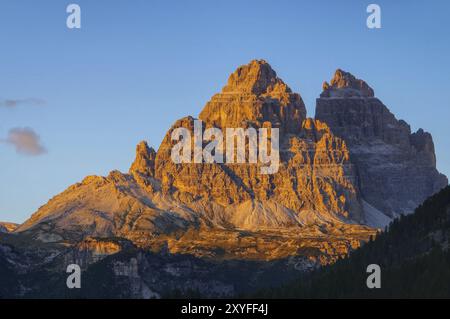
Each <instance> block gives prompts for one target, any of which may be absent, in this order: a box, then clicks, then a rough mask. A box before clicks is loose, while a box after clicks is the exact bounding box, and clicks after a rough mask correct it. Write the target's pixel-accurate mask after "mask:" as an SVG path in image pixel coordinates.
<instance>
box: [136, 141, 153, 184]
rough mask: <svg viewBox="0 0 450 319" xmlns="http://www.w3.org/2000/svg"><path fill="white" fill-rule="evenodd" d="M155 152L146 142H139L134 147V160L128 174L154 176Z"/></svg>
mask: <svg viewBox="0 0 450 319" xmlns="http://www.w3.org/2000/svg"><path fill="white" fill-rule="evenodd" d="M155 157H156V152H155V150H154V149H153V148H152V147H149V146H148V144H147V142H146V141H141V142H140V143H139V144H138V145H137V146H136V159H135V160H134V162H133V164H131V167H130V173H133V172H137V173H140V174H142V175H145V176H153V175H154V174H155Z"/></svg>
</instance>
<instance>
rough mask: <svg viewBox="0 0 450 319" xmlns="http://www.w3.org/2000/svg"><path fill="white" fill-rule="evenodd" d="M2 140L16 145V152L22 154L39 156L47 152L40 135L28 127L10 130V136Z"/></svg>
mask: <svg viewBox="0 0 450 319" xmlns="http://www.w3.org/2000/svg"><path fill="white" fill-rule="evenodd" d="M0 142H3V143H6V144H10V145H12V146H14V147H15V149H16V152H17V153H19V154H22V155H28V156H38V155H41V154H44V153H47V150H46V149H45V147H44V146H42V145H41V141H40V137H39V135H38V134H36V133H35V132H34V131H33V130H32V129H31V128H28V127H25V128H20V127H16V128H13V129H11V130H9V133H8V137H7V138H6V139H4V140H0Z"/></svg>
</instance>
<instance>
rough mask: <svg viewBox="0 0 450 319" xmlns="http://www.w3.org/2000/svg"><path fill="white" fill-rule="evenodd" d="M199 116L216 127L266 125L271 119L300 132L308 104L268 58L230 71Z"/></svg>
mask: <svg viewBox="0 0 450 319" xmlns="http://www.w3.org/2000/svg"><path fill="white" fill-rule="evenodd" d="M199 118H200V119H201V120H202V121H205V122H208V123H210V124H211V125H214V126H216V127H242V126H252V127H262V126H263V125H264V122H268V123H270V125H271V126H272V127H277V128H280V130H281V131H282V133H283V132H286V133H287V132H289V133H298V132H299V131H300V130H301V125H302V121H303V120H304V119H305V118H306V108H305V104H304V103H303V100H302V98H301V96H300V95H299V94H297V93H293V92H292V90H291V89H290V88H289V87H288V86H287V85H286V84H285V83H284V82H283V80H281V79H280V78H278V77H277V74H276V72H275V71H274V70H273V69H272V67H271V66H270V65H269V64H268V63H267V62H266V61H265V60H253V61H251V62H250V63H248V64H246V65H242V66H240V67H238V68H237V69H236V71H235V72H233V73H232V74H231V75H230V77H229V79H228V83H227V85H225V87H224V88H223V89H222V92H221V93H219V94H216V95H214V96H213V97H212V98H211V100H210V101H209V102H208V103H207V104H206V106H205V107H204V109H203V111H202V112H201V113H200V115H199Z"/></svg>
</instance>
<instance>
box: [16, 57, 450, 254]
mask: <svg viewBox="0 0 450 319" xmlns="http://www.w3.org/2000/svg"><path fill="white" fill-rule="evenodd" d="M326 92H327V93H324V94H323V97H321V98H320V99H319V100H318V112H317V114H318V116H317V118H316V119H315V120H314V119H310V118H306V110H305V106H304V104H303V101H302V99H301V97H300V95H299V94H296V93H292V91H291V90H290V88H289V87H288V86H287V85H286V84H285V83H284V82H283V81H282V80H281V79H279V78H278V77H277V76H276V73H275V71H273V70H272V68H271V67H270V65H269V64H267V62H265V61H257V60H255V61H251V62H250V63H249V64H247V65H244V66H241V67H239V68H238V69H237V70H236V71H235V72H234V73H233V74H232V75H231V76H230V77H229V80H228V83H227V85H226V86H225V87H224V88H223V90H222V92H221V93H219V94H216V95H214V96H213V97H212V98H211V100H210V101H209V102H208V103H207V104H206V106H205V107H204V109H203V111H202V112H201V113H200V116H199V118H200V119H201V120H202V121H203V128H202V129H203V130H205V129H206V128H210V127H217V128H222V129H225V128H241V127H242V128H249V127H253V128H262V127H264V128H279V129H280V148H281V150H280V167H279V170H278V172H277V173H276V174H272V175H263V174H260V164H250V163H246V164H219V163H211V164H207V163H200V164H195V163H192V164H175V163H174V162H173V161H172V159H171V150H172V147H173V145H174V144H175V143H176V142H175V141H172V139H171V134H172V132H173V130H174V129H176V128H180V127H184V128H187V129H188V130H190V131H191V136H193V135H194V134H193V128H194V120H195V119H194V118H193V117H191V116H188V117H185V118H182V119H180V120H178V121H176V122H175V123H174V125H173V126H172V128H170V129H169V131H168V132H167V134H166V136H165V138H164V139H163V141H162V143H161V145H160V147H159V149H158V151H157V152H155V151H154V150H153V149H152V148H149V147H148V145H147V144H146V143H145V142H141V143H140V144H139V145H138V146H137V149H136V159H135V161H134V163H133V164H132V165H131V168H130V170H129V173H128V174H123V173H120V172H118V171H113V172H111V173H110V174H109V176H107V177H98V176H90V177H87V178H85V179H84V180H83V181H82V182H81V183H77V184H75V185H73V186H71V187H69V188H68V189H67V190H66V191H64V192H63V193H61V194H60V195H57V196H55V197H54V198H53V199H51V200H50V201H49V202H48V203H47V204H46V205H44V206H42V207H41V208H40V209H39V210H38V211H37V212H36V213H35V214H34V215H33V216H32V217H31V218H30V219H29V220H28V221H26V222H25V223H24V224H23V225H21V226H20V227H19V228H18V230H17V232H21V233H24V234H30V235H31V236H33V238H35V239H38V240H41V241H45V242H61V241H69V242H78V241H80V240H83V239H86V238H88V237H90V236H96V237H123V238H126V239H128V240H130V241H132V242H133V243H134V244H135V245H137V246H139V247H144V248H149V249H152V250H155V251H157V250H161V249H164V250H168V251H169V252H173V253H189V254H193V255H196V256H200V257H211V258H225V259H227V258H243V259H263V260H268V259H276V258H282V257H286V256H292V255H303V256H306V257H307V258H311V259H312V260H313V261H314V262H319V263H329V262H333V261H334V260H336V258H337V257H339V256H344V255H345V254H347V252H348V251H349V250H350V249H353V248H355V247H358V246H359V244H360V243H361V241H364V240H367V239H368V238H369V236H371V235H373V234H374V233H375V231H376V230H375V229H374V228H371V227H367V226H365V224H368V225H370V226H383V225H384V224H385V223H386V222H388V221H389V218H388V217H387V216H386V215H385V214H383V213H382V212H387V213H391V212H395V210H393V208H395V207H397V206H401V205H403V204H404V203H405V202H406V203H410V204H411V206H412V205H413V203H416V202H417V198H416V197H415V196H416V194H415V193H410V194H407V192H404V193H399V192H394V191H393V189H392V188H389V187H390V186H389V185H390V184H389V183H392V185H396V186H398V185H400V184H401V183H400V182H398V180H397V179H401V178H404V176H411V174H413V173H414V174H416V175H418V176H419V175H420V176H423V178H424V180H423V181H422V183H421V184H420V185H421V186H417V187H419V188H420V187H422V188H420V194H423V195H425V194H426V193H427V192H431V191H432V190H433V189H437V188H438V187H439V185H440V184H442V183H443V182H442V181H443V180H439V178H443V177H439V175H438V173H437V172H436V170H435V168H434V165H435V159H434V149H433V145H432V140H431V136H429V135H428V134H427V133H424V132H422V131H419V132H417V133H415V134H412V135H411V134H410V131H409V127H408V126H407V124H406V123H404V122H400V121H397V120H396V119H395V117H394V116H393V115H392V114H391V113H390V112H389V111H388V110H387V109H386V108H385V107H384V105H382V104H381V102H379V101H378V100H377V99H375V98H373V97H372V96H373V90H372V89H371V88H370V87H369V86H368V85H367V84H366V83H365V82H364V81H361V80H358V79H356V78H355V77H353V76H352V75H351V74H349V73H346V72H344V71H338V72H337V73H336V76H335V79H333V80H332V81H331V82H330V84H327V85H326ZM338 103H340V104H338ZM339 107H342V109H339ZM342 112H343V113H342ZM330 127H331V129H330ZM360 146H361V147H362V149H361V150H360V149H359V147H360ZM380 160H382V162H380ZM383 161H384V162H383ZM409 162H413V164H411V165H409V166H407V167H409V168H411V172H410V171H406V173H405V171H402V170H400V173H401V174H400V173H398V172H397V171H396V169H397V167H400V166H401V167H403V166H405V165H404V163H409ZM380 163H381V164H380ZM383 163H384V164H385V166H386V167H384V168H383V165H382V164H383ZM389 169H392V172H395V173H398V174H397V175H396V177H392V178H384V177H383V176H384V175H380V174H379V172H381V171H382V170H383V171H384V172H386V171H388V172H389ZM428 169H429V170H430V171H433V170H434V172H435V173H436V174H437V175H436V174H435V175H434V176H435V177H433V176H431V177H430V176H429V175H427V174H426V172H425V173H424V171H426V170H428ZM402 174H403V175H402ZM380 176H382V177H380ZM427 176H428V177H427ZM418 179H419V178H417V179H416V181H418ZM406 181H409V180H406ZM402 182H405V180H402ZM432 182H433V183H435V184H433V185H431V183H432ZM371 183H373V185H370V184H371ZM388 184H389V185H388ZM424 185H425V186H424ZM376 188H378V189H377V190H378V191H380V189H382V191H384V190H385V189H387V190H389V191H390V192H391V193H389V194H386V195H385V194H384V193H383V196H388V195H389V196H390V197H389V196H388V197H386V198H388V200H387V204H384V202H382V201H381V202H379V201H378V199H380V198H382V197H381V196H380V195H379V193H378V194H376V193H375V191H374V190H375V189H376ZM398 194H400V195H398ZM400 204H401V205H400ZM383 205H384V206H383ZM396 205H397V206H396ZM402 207H404V206H402ZM408 207H409V206H408ZM377 209H378V210H381V211H382V212H379V211H378V210H377ZM393 214H394V213H392V214H391V215H393ZM86 247H87V246H86ZM89 247H90V246H89Z"/></svg>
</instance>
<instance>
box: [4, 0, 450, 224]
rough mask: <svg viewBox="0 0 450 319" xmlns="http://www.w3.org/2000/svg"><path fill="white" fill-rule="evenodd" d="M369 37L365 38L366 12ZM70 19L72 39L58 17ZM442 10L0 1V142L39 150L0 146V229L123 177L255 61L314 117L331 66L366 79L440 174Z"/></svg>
mask: <svg viewBox="0 0 450 319" xmlns="http://www.w3.org/2000/svg"><path fill="white" fill-rule="evenodd" d="M372 2H375V3H377V4H379V5H380V6H381V9H382V28H381V29H379V30H370V29H368V28H367V27H366V24H365V21H366V18H367V15H368V14H367V13H366V7H367V5H368V4H370V3H372ZM70 3H77V4H79V5H80V7H81V10H82V28H81V30H69V29H67V27H66V17H67V13H66V7H67V5H68V4H70ZM448 12H450V2H448V1H445V0H442V1H433V2H431V1H413V0H404V1H400V0H398V1H376V0H372V1H261V0H259V1H230V0H228V1H194V0H192V1H137V0H134V1H129V0H128V1H125V0H114V1H112V0H110V1H106V0H103V1H102V0H96V1H92V0H91V1H87V0H72V1H63V0H58V1H56V0H55V1H50V0H41V1H31V0H30V1H24V0H1V1H0V43H1V47H0V48H1V54H0V100H2V99H3V100H6V99H27V98H34V99H42V100H45V101H46V103H45V104H41V103H23V104H20V105H17V106H16V107H14V108H11V107H10V108H7V107H1V106H0V139H4V138H6V136H7V135H8V132H9V131H10V129H12V128H16V127H21V128H23V127H29V128H31V129H32V130H34V131H35V132H36V133H37V134H39V135H40V138H41V141H42V144H43V146H44V147H45V148H46V150H47V153H45V154H42V155H40V156H24V155H20V154H17V153H16V152H15V150H14V148H13V147H11V146H10V145H5V144H4V143H3V144H0V220H2V221H4V220H6V221H15V222H22V221H24V220H25V219H26V218H28V217H29V216H30V215H31V214H32V213H33V212H35V211H36V210H37V209H38V208H39V207H40V206H41V205H43V204H45V203H46V202H47V201H48V200H49V199H50V198H51V197H52V196H54V195H56V194H58V193H59V192H61V191H63V190H64V189H65V188H66V187H68V186H69V185H71V184H73V183H75V182H78V181H80V180H81V179H82V178H83V177H84V176H86V175H91V174H97V175H106V174H107V173H108V172H109V171H111V170H113V169H119V170H121V171H127V170H128V167H129V165H130V164H131V162H132V160H133V157H134V151H135V145H136V144H137V143H138V142H139V141H140V140H147V141H148V142H149V144H150V145H152V146H154V147H155V148H157V147H158V146H159V143H160V142H161V140H162V138H163V136H164V134H165V133H166V131H167V129H168V128H169V127H170V126H171V124H172V123H173V122H174V121H175V120H176V119H178V118H180V117H183V116H186V115H193V116H197V115H198V113H199V112H200V111H201V109H202V108H203V106H204V104H205V103H206V102H207V101H208V99H209V98H210V97H211V96H212V95H213V94H214V93H216V92H218V91H220V89H221V88H222V86H223V85H224V84H225V82H226V80H227V78H228V75H229V74H230V73H231V72H232V71H233V70H234V69H235V68H236V67H237V66H239V65H241V64H245V63H247V62H249V61H250V60H251V59H255V58H264V59H266V60H267V61H268V62H269V63H270V64H271V65H272V67H273V68H274V69H275V70H276V71H277V73H278V75H279V76H280V77H281V78H282V79H283V80H284V81H285V82H286V83H287V84H288V85H289V86H290V87H291V88H292V89H293V90H294V91H295V92H298V93H300V94H301V95H302V97H303V99H304V101H305V103H306V105H307V109H308V115H309V116H311V117H312V116H314V108H315V99H316V98H317V97H318V95H319V94H320V92H321V86H322V82H323V81H324V80H329V79H330V78H331V76H332V74H333V72H334V70H335V69H336V68H342V69H344V70H347V71H350V72H352V73H353V74H354V75H356V76H357V77H359V78H362V79H364V80H366V81H367V82H368V83H369V85H371V86H372V87H373V88H374V90H375V94H376V96H378V97H379V98H380V99H381V100H382V101H383V102H384V103H385V104H386V105H387V106H388V107H389V108H390V110H391V111H392V112H393V113H394V114H395V115H396V116H397V118H402V119H405V120H406V121H407V122H408V123H409V124H410V125H411V127H412V129H413V130H416V129H418V128H419V127H423V128H424V129H425V130H427V131H429V132H431V133H432V134H433V137H434V141H435V145H436V151H437V158H438V168H439V169H440V170H441V171H442V172H444V173H445V174H447V175H450V139H449V136H450V125H449V119H450V100H449V99H448V98H447V94H448V92H449V89H450V59H449V58H448V57H449V56H450V40H449V38H450V37H449V35H450V23H449V21H450V20H449V17H448Z"/></svg>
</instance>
